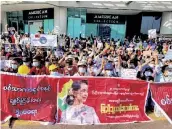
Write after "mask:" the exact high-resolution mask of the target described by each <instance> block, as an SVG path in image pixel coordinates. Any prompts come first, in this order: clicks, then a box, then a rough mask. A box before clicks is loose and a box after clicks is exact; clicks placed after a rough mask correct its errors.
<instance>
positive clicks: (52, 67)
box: [49, 64, 58, 71]
mask: <svg viewBox="0 0 172 129" xmlns="http://www.w3.org/2000/svg"><path fill="white" fill-rule="evenodd" d="M56 68H58V67H57V65H54V64H52V65H50V66H49V71H52V70H54V69H56Z"/></svg>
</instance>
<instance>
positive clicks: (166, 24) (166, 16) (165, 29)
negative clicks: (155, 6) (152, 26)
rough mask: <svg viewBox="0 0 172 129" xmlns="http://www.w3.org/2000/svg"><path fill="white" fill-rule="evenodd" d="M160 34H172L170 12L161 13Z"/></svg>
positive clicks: (171, 13) (171, 16)
mask: <svg viewBox="0 0 172 129" xmlns="http://www.w3.org/2000/svg"><path fill="white" fill-rule="evenodd" d="M160 34H172V12H163V14H162V21H161V29H160Z"/></svg>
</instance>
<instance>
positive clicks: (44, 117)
mask: <svg viewBox="0 0 172 129" xmlns="http://www.w3.org/2000/svg"><path fill="white" fill-rule="evenodd" d="M1 78H2V80H3V81H2V83H1V92H2V96H1V100H3V101H1V102H2V103H1V121H4V122H5V121H6V120H7V118H9V117H10V115H11V116H13V117H17V118H19V119H21V120H33V121H42V122H55V114H56V110H57V106H56V105H57V99H56V97H57V82H58V78H47V77H22V76H14V75H7V74H1Z"/></svg>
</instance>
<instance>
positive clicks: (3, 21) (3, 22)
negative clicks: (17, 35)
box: [0, 11, 7, 32]
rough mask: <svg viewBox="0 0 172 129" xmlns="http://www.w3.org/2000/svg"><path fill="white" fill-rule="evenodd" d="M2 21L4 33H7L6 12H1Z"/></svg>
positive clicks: (0, 18)
mask: <svg viewBox="0 0 172 129" xmlns="http://www.w3.org/2000/svg"><path fill="white" fill-rule="evenodd" d="M0 21H1V23H2V32H5V31H6V28H5V27H6V24H7V13H6V12H4V11H1V14H0Z"/></svg>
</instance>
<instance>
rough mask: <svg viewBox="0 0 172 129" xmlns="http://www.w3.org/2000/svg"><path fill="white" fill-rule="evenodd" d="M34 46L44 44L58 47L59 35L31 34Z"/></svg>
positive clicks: (44, 45)
mask: <svg viewBox="0 0 172 129" xmlns="http://www.w3.org/2000/svg"><path fill="white" fill-rule="evenodd" d="M31 45H32V46H43V47H48V46H52V47H57V35H44V34H41V35H40V36H35V35H31Z"/></svg>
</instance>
